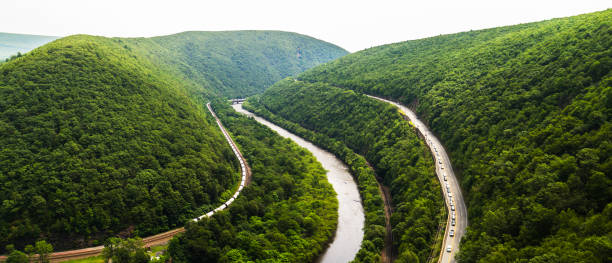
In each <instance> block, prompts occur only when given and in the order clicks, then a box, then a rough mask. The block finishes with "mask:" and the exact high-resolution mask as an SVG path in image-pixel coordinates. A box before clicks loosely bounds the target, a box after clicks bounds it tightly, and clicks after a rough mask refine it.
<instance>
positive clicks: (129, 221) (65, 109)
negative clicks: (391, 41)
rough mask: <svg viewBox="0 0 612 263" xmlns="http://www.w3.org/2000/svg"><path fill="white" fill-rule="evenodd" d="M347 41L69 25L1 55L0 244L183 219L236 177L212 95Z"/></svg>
mask: <svg viewBox="0 0 612 263" xmlns="http://www.w3.org/2000/svg"><path fill="white" fill-rule="evenodd" d="M344 54H346V51H345V50H343V49H341V48H339V47H337V46H334V45H332V44H329V43H326V42H323V41H320V40H316V39H313V38H310V37H306V36H303V35H299V34H294V33H288V32H272V31H237V32H185V33H181V34H176V35H171V36H164V37H156V38H130V39H126V38H112V39H109V38H103V37H92V36H85V35H77V36H71V37H67V38H63V39H60V40H57V41H54V42H52V43H50V44H47V45H45V46H43V47H41V48H38V49H36V50H34V51H32V52H30V53H27V54H25V55H24V56H19V57H14V58H12V59H11V60H10V61H7V62H6V63H3V64H2V65H1V66H0V98H2V99H1V100H0V145H2V149H1V150H0V248H3V247H4V245H6V244H15V245H16V246H17V247H18V248H22V247H23V245H25V244H26V243H30V242H31V241H33V240H35V239H38V238H46V239H47V240H49V241H50V242H51V243H53V244H54V246H55V247H56V248H58V249H66V248H69V247H75V246H87V245H95V244H100V241H101V240H104V239H105V237H107V236H110V235H117V234H120V235H122V236H130V235H139V236H144V235H148V234H154V233H158V232H160V231H164V230H168V229H170V228H173V227H178V226H181V225H183V224H184V222H185V221H186V220H188V219H189V218H192V217H194V216H195V215H198V214H202V213H203V212H204V211H207V210H209V208H211V207H214V206H215V205H216V204H218V203H219V202H222V201H225V200H226V199H227V198H229V196H230V195H231V193H232V192H233V190H235V189H234V188H235V187H236V185H235V183H236V182H237V181H238V180H239V174H238V171H237V170H238V165H237V161H236V160H235V157H234V156H233V154H232V152H231V150H230V148H229V147H228V146H227V143H226V142H225V141H224V139H223V137H222V136H221V135H220V132H219V131H218V128H217V127H216V125H214V122H211V119H210V116H209V115H208V113H207V112H205V111H204V110H203V106H202V105H203V102H204V101H205V99H206V98H210V97H215V96H218V95H227V96H235V95H237V94H251V93H253V92H257V91H260V90H262V89H263V88H264V87H265V86H267V85H270V84H272V83H273V82H274V81H276V80H279V79H281V78H282V77H284V76H287V75H290V74H295V73H298V72H301V71H303V70H305V69H307V68H309V67H312V66H314V65H316V64H318V63H322V62H325V61H328V60H330V59H333V58H336V57H338V56H341V55H344ZM0 253H2V251H1V249H0Z"/></svg>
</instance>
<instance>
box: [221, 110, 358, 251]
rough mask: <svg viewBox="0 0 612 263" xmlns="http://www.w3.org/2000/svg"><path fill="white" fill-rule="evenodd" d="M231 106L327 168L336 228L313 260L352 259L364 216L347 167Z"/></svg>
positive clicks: (288, 134) (321, 151) (273, 125)
mask: <svg viewBox="0 0 612 263" xmlns="http://www.w3.org/2000/svg"><path fill="white" fill-rule="evenodd" d="M232 107H234V109H235V110H236V111H237V112H239V113H242V114H245V115H248V116H251V117H253V118H254V119H255V120H256V121H257V122H259V123H261V124H263V125H266V126H267V127H269V128H270V129H272V130H274V131H276V132H277V133H278V134H279V135H280V136H282V137H285V138H289V139H291V140H292V141H294V142H295V143H297V144H298V145H300V146H302V147H304V148H306V149H307V150H309V151H310V152H312V154H313V155H314V156H315V157H316V158H317V160H318V161H319V162H320V163H321V164H322V165H323V168H325V170H327V180H328V181H329V182H330V183H331V185H332V187H333V188H334V190H335V191H336V194H337V197H338V228H337V229H336V235H335V237H334V240H333V242H332V243H331V244H330V245H329V247H328V248H327V250H325V252H324V253H323V254H322V255H321V257H320V258H319V259H318V261H317V262H320V263H341V262H349V261H351V260H353V259H354V258H355V255H356V254H357V251H359V248H360V247H361V241H362V240H363V226H364V222H365V215H364V213H363V206H362V204H361V197H360V196H359V190H358V189H357V184H356V183H355V180H354V179H353V177H352V176H351V174H350V173H349V172H348V167H347V166H346V165H345V164H344V163H342V161H340V160H338V159H337V158H336V156H334V155H333V154H331V153H330V152H327V151H325V150H323V149H321V148H319V147H317V146H315V145H314V144H312V143H310V142H308V141H306V140H304V139H302V138H301V137H299V136H297V135H295V134H293V133H290V132H289V131H287V130H285V129H283V128H281V127H279V126H277V125H275V124H273V123H271V122H269V121H267V120H265V119H263V118H261V117H259V116H256V115H254V114H253V113H251V112H249V111H246V110H244V109H243V108H242V104H234V105H233V106H232Z"/></svg>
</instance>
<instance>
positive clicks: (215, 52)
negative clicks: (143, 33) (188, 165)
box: [126, 31, 348, 97]
mask: <svg viewBox="0 0 612 263" xmlns="http://www.w3.org/2000/svg"><path fill="white" fill-rule="evenodd" d="M126 41H127V42H129V43H131V44H133V45H134V46H136V47H138V48H137V51H140V52H143V53H144V54H146V55H145V56H147V57H149V58H150V59H151V60H154V61H157V62H158V63H160V64H166V65H167V67H169V68H174V69H176V70H177V71H178V72H180V73H182V74H183V75H184V76H185V77H186V78H188V79H191V80H193V81H195V82H196V83H197V84H198V85H200V86H201V87H204V88H205V89H207V90H209V91H212V92H213V93H215V94H218V95H223V96H227V97H245V96H248V95H252V94H256V93H260V92H263V90H264V89H265V88H267V87H268V86H270V85H272V84H274V82H276V81H278V80H281V79H283V78H285V77H288V76H291V75H295V74H298V73H300V72H303V71H304V70H306V69H309V68H311V67H314V66H316V65H318V64H321V63H324V62H327V61H330V60H333V59H336V58H338V57H341V56H344V55H346V54H348V52H347V51H346V50H344V49H342V48H340V47H338V46H336V45H333V44H330V43H327V42H324V41H321V40H318V39H315V38H312V37H309V36H305V35H300V34H296V33H290V32H281V31H221V32H183V33H179V34H175V35H169V36H161V37H154V38H136V39H127V40H126Z"/></svg>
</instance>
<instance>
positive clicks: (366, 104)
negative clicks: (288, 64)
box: [245, 79, 444, 262]
mask: <svg viewBox="0 0 612 263" xmlns="http://www.w3.org/2000/svg"><path fill="white" fill-rule="evenodd" d="M245 108H246V109H249V110H252V111H253V112H255V113H256V114H258V115H260V116H262V117H265V118H268V119H269V120H271V121H273V122H275V123H277V124H279V125H281V126H283V127H285V128H287V129H289V130H291V131H292V132H295V133H296V134H300V136H302V137H304V138H305V139H307V140H310V141H312V142H313V143H315V144H317V145H320V146H322V147H323V148H326V149H328V150H330V151H331V152H333V153H334V154H336V155H337V156H339V157H340V158H341V159H342V160H343V161H344V162H345V163H347V164H348V165H349V167H350V168H351V172H353V174H354V175H355V177H356V179H357V182H358V184H359V189H360V192H361V195H362V198H363V203H364V209H365V210H366V228H365V238H364V239H365V240H364V242H363V243H362V249H361V251H360V252H359V254H358V255H357V257H356V260H355V261H356V262H377V261H380V260H379V259H378V257H379V255H380V253H381V249H382V247H383V245H384V243H383V241H384V237H385V232H386V231H385V221H384V213H383V210H382V209H383V203H382V198H381V193H380V191H379V189H378V185H377V181H376V176H378V177H379V179H380V181H381V183H382V184H384V185H388V186H390V189H391V197H392V203H393V206H394V212H393V215H392V217H391V226H392V229H393V230H392V231H393V236H394V238H393V239H394V240H396V241H397V242H396V243H395V244H393V245H394V246H395V249H396V250H397V251H398V257H397V259H398V260H404V261H406V262H411V261H413V260H420V261H425V260H426V259H427V258H428V257H429V256H430V255H431V249H432V247H434V246H435V244H434V243H433V241H434V239H435V235H436V233H437V229H438V225H439V221H440V214H439V213H441V212H442V210H441V208H442V207H443V206H444V203H443V200H442V196H441V195H440V184H439V182H438V179H437V177H436V176H435V174H434V165H433V161H432V157H431V154H430V153H429V151H428V149H427V148H426V146H425V145H424V143H422V142H421V140H420V139H419V138H418V137H417V136H416V133H415V129H414V128H413V127H410V126H409V125H408V122H406V121H404V120H403V118H402V116H401V115H400V113H399V112H398V110H397V109H396V108H395V107H393V106H390V105H388V104H386V103H383V102H379V101H377V100H374V99H371V98H369V97H366V96H364V95H360V94H356V93H355V92H353V91H346V90H343V89H340V88H335V87H331V86H329V85H326V84H319V83H318V84H309V83H304V82H301V81H294V80H293V79H286V80H283V81H280V82H278V83H276V84H275V85H274V86H272V87H270V88H269V89H268V90H266V92H265V93H264V94H262V95H261V96H255V97H253V98H249V99H248V100H247V103H246V105H245ZM370 165H371V167H370ZM372 168H373V169H372ZM374 171H375V172H374Z"/></svg>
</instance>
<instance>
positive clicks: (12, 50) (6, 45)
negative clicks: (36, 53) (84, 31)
mask: <svg viewBox="0 0 612 263" xmlns="http://www.w3.org/2000/svg"><path fill="white" fill-rule="evenodd" d="M57 38H58V37H53V36H37V35H24V34H12V33H0V63H1V62H4V60H5V59H7V58H10V57H11V56H14V55H17V53H18V52H20V53H21V54H23V53H26V52H28V51H30V50H32V49H35V48H37V47H40V46H42V45H44V44H46V43H48V42H50V41H53V40H55V39H57Z"/></svg>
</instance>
